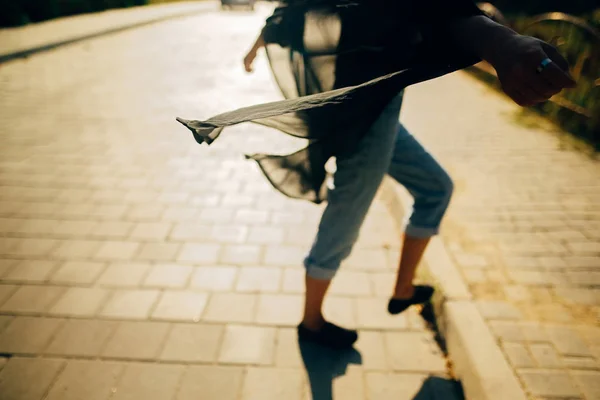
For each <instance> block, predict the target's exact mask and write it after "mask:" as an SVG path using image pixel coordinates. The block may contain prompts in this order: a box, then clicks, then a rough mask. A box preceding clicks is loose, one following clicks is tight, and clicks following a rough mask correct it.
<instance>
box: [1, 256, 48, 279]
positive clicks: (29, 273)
mask: <svg viewBox="0 0 600 400" xmlns="http://www.w3.org/2000/svg"><path fill="white" fill-rule="evenodd" d="M13 265H14V266H13V267H12V269H11V270H10V271H9V272H8V273H6V274H5V275H4V278H3V279H2V280H3V281H15V282H38V283H39V282H44V281H46V280H47V279H48V277H49V276H50V274H52V272H53V271H54V269H55V268H56V266H57V265H58V263H56V262H55V261H42V260H24V261H20V262H17V263H15V264H13Z"/></svg>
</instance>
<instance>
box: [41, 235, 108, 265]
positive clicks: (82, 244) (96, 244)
mask: <svg viewBox="0 0 600 400" xmlns="http://www.w3.org/2000/svg"><path fill="white" fill-rule="evenodd" d="M100 246H102V242H100V241H93V240H68V241H64V242H62V243H61V244H59V245H58V247H57V248H56V249H54V251H52V253H51V254H52V257H53V258H57V259H59V260H86V259H88V258H91V257H92V255H93V254H95V253H96V252H97V251H98V249H99V248H100Z"/></svg>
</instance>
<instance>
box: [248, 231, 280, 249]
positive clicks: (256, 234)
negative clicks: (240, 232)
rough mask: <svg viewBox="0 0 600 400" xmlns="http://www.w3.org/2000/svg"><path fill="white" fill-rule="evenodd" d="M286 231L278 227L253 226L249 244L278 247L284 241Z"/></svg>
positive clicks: (249, 234)
mask: <svg viewBox="0 0 600 400" xmlns="http://www.w3.org/2000/svg"><path fill="white" fill-rule="evenodd" d="M284 237H285V229H284V228H283V227H276V226H253V227H251V228H250V232H249V233H248V243H252V244H266V245H277V244H281V243H283V241H284Z"/></svg>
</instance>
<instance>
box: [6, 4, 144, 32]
mask: <svg viewBox="0 0 600 400" xmlns="http://www.w3.org/2000/svg"><path fill="white" fill-rule="evenodd" d="M147 3H148V0H0V27H8V26H19V25H24V24H27V23H29V22H39V21H45V20H48V19H52V18H57V17H64V16H68V15H76V14H83V13H88V12H95V11H103V10H107V9H110V8H122V7H132V6H140V5H144V4H147Z"/></svg>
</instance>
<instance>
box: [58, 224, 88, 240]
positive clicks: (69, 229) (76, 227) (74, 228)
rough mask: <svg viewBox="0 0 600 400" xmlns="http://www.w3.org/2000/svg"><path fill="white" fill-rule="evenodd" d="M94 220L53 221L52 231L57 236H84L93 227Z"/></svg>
mask: <svg viewBox="0 0 600 400" xmlns="http://www.w3.org/2000/svg"><path fill="white" fill-rule="evenodd" d="M94 224H95V222H94V221H60V222H58V223H56V222H55V223H54V228H53V230H52V233H53V234H54V235H57V236H73V237H78V236H79V237H81V236H86V235H87V234H88V233H90V232H91V231H92V229H93V228H94Z"/></svg>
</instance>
